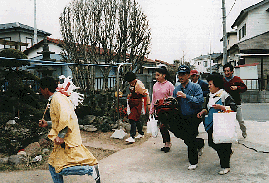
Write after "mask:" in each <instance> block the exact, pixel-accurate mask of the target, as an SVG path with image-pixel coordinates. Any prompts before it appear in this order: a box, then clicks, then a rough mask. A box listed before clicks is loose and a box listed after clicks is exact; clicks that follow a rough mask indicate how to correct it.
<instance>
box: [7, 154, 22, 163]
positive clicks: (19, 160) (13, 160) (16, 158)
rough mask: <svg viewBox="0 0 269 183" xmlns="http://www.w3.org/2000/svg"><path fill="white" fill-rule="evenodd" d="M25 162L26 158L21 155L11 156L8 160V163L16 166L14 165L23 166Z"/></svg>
mask: <svg viewBox="0 0 269 183" xmlns="http://www.w3.org/2000/svg"><path fill="white" fill-rule="evenodd" d="M25 161H26V158H25V157H24V156H21V155H11V156H10V157H9V158H8V162H9V163H10V164H14V165H18V164H22V163H23V162H25Z"/></svg>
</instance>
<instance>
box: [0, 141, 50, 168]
mask: <svg viewBox="0 0 269 183" xmlns="http://www.w3.org/2000/svg"><path fill="white" fill-rule="evenodd" d="M50 145H51V143H50V141H49V140H48V139H46V138H41V139H40V140H39V142H34V143H31V144H29V145H28V146H27V147H25V148H24V149H22V150H20V151H19V152H18V153H17V154H16V155H11V156H9V157H3V158H0V164H13V165H18V164H27V165H29V163H36V162H39V161H41V160H42V157H43V156H44V155H46V154H48V153H49V152H50V151H49V147H50Z"/></svg>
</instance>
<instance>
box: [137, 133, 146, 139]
mask: <svg viewBox="0 0 269 183" xmlns="http://www.w3.org/2000/svg"><path fill="white" fill-rule="evenodd" d="M135 138H136V139H140V138H144V135H141V134H138V135H137V136H136V137H135Z"/></svg>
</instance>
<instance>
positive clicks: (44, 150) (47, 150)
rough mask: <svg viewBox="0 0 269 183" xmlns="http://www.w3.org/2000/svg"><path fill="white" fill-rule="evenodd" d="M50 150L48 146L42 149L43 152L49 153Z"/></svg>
mask: <svg viewBox="0 0 269 183" xmlns="http://www.w3.org/2000/svg"><path fill="white" fill-rule="evenodd" d="M49 152H50V150H49V149H47V148H45V149H43V150H42V154H49Z"/></svg>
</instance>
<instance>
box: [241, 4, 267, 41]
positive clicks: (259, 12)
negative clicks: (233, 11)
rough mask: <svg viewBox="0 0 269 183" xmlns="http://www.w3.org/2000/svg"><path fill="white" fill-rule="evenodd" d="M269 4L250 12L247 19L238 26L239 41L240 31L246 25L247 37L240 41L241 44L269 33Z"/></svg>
mask: <svg viewBox="0 0 269 183" xmlns="http://www.w3.org/2000/svg"><path fill="white" fill-rule="evenodd" d="M268 8H269V3H266V4H265V5H263V6H259V7H258V8H255V9H253V10H251V11H249V12H248V16H247V17H246V19H245V20H244V21H243V22H242V23H241V24H240V25H239V26H238V29H237V35H238V36H237V37H238V39H239V30H240V29H241V28H242V26H243V25H244V24H245V23H246V36H245V37H244V38H242V39H241V40H239V41H240V42H241V41H243V40H246V39H249V38H252V37H254V36H257V35H260V34H262V33H264V32H267V31H268V27H269V12H267V11H266V10H267V9H268Z"/></svg>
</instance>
